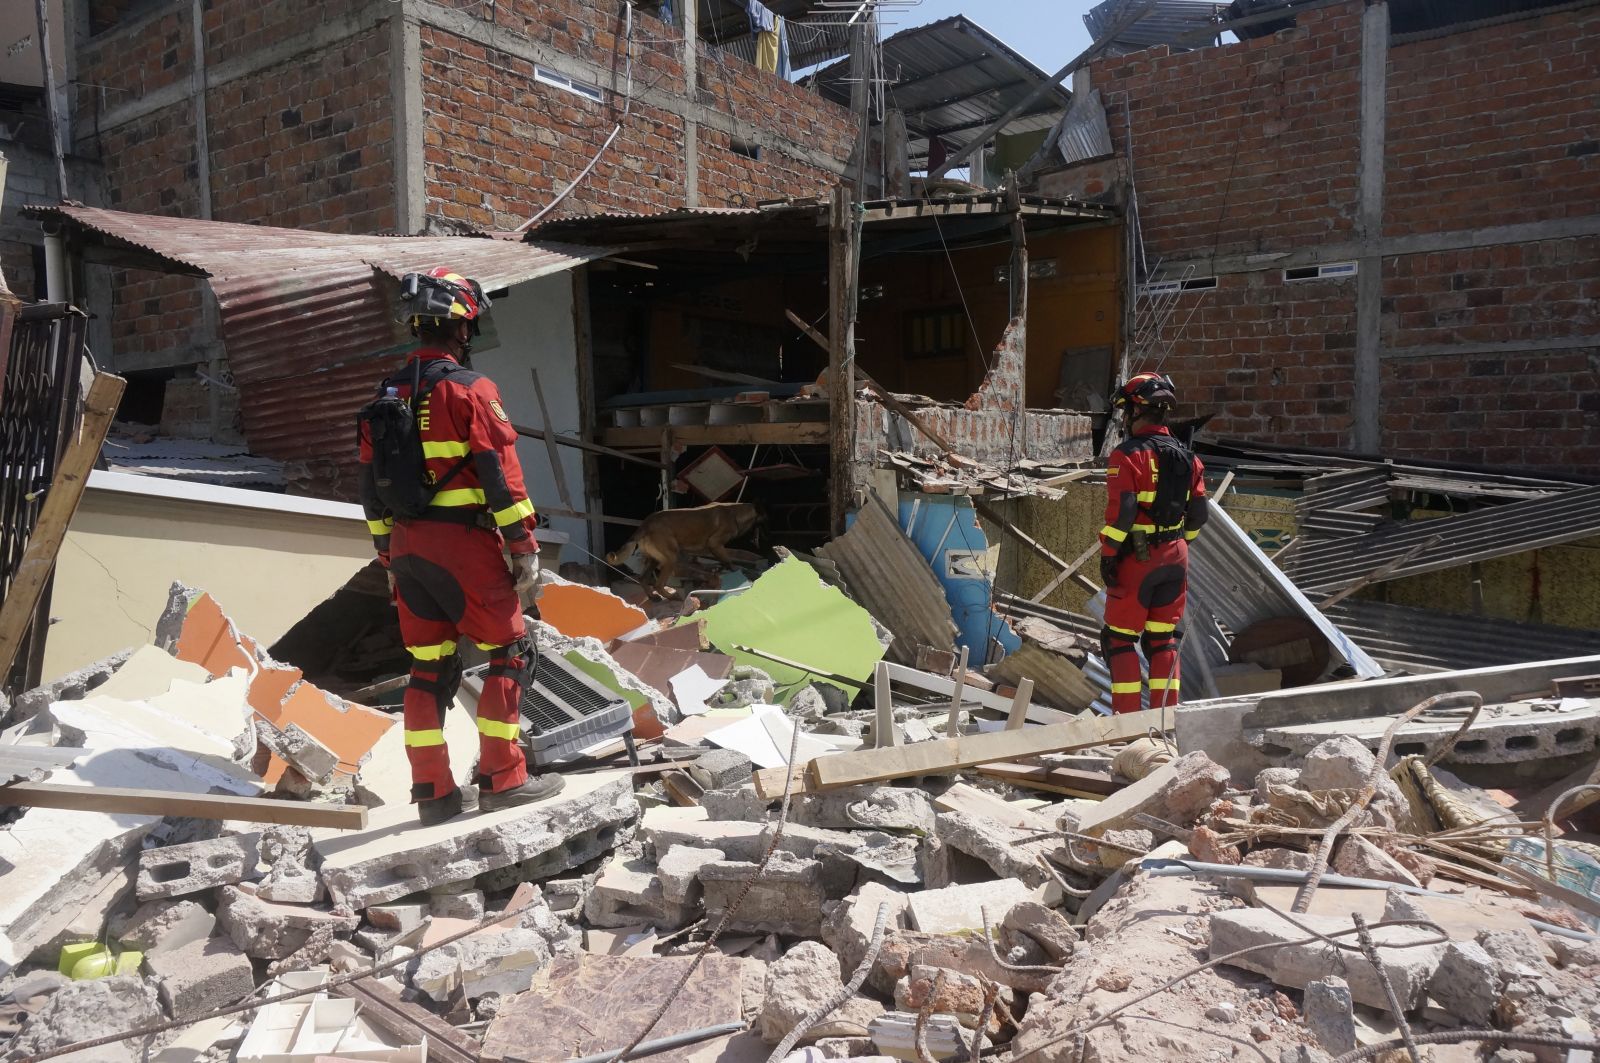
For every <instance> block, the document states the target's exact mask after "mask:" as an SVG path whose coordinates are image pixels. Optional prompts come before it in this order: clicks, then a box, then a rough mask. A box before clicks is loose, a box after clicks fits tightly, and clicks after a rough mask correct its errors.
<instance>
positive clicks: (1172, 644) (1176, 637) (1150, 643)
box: [1139, 631, 1183, 657]
mask: <svg viewBox="0 0 1600 1063" xmlns="http://www.w3.org/2000/svg"><path fill="white" fill-rule="evenodd" d="M1182 641H1183V632H1181V631H1163V632H1162V633H1160V634H1158V635H1155V636H1152V635H1151V634H1150V632H1148V631H1146V632H1145V633H1144V634H1142V635H1140V636H1139V645H1141V646H1143V647H1144V655H1145V656H1146V657H1150V656H1152V655H1154V654H1157V653H1160V652H1161V651H1163V650H1167V649H1172V650H1176V649H1177V648H1178V643H1180V642H1182Z"/></svg>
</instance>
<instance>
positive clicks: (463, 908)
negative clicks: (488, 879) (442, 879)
mask: <svg viewBox="0 0 1600 1063" xmlns="http://www.w3.org/2000/svg"><path fill="white" fill-rule="evenodd" d="M428 914H429V915H430V916H432V917H433V918H435V919H468V920H474V921H475V920H479V919H482V918H483V915H484V897H483V891H482V890H463V891H461V892H460V893H434V894H431V895H430V896H429V897H428Z"/></svg>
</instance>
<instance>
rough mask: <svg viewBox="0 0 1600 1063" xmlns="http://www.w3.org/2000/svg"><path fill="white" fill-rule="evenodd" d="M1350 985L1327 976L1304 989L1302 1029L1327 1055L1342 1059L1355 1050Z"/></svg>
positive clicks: (1354, 1022)
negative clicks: (1341, 1056) (1339, 1056)
mask: <svg viewBox="0 0 1600 1063" xmlns="http://www.w3.org/2000/svg"><path fill="white" fill-rule="evenodd" d="M1352 1004H1353V1001H1352V1000H1351V999H1350V985H1349V983H1348V982H1346V981H1345V980H1344V979H1343V978H1337V977H1334V976H1333V975H1329V976H1328V977H1326V978H1323V979H1321V980H1320V981H1316V982H1312V983H1311V984H1310V985H1308V986H1306V999H1305V1007H1304V1009H1303V1010H1304V1012H1305V1020H1306V1029H1307V1030H1308V1031H1309V1032H1310V1033H1311V1036H1312V1037H1314V1038H1316V1041H1317V1044H1318V1045H1320V1046H1321V1047H1322V1048H1323V1050H1324V1051H1326V1052H1328V1053H1329V1054H1330V1055H1343V1054H1344V1053H1346V1052H1349V1051H1350V1050H1352V1049H1353V1048H1355V1046H1356V1017H1355V1011H1354V1010H1353V1008H1352Z"/></svg>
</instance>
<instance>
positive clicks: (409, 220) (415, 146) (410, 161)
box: [389, 4, 428, 235]
mask: <svg viewBox="0 0 1600 1063" xmlns="http://www.w3.org/2000/svg"><path fill="white" fill-rule="evenodd" d="M389 33H390V36H389V97H390V99H392V100H393V101H394V108H395V114H394V199H395V212H394V216H395V227H396V228H397V229H398V230H399V231H400V232H403V233H409V234H413V235H415V234H416V233H419V232H421V231H422V230H423V229H424V228H425V227H426V226H427V224H428V190H427V178H426V173H425V170H424V166H423V155H422V145H423V141H422V135H423V132H424V130H423V128H422V126H423V121H424V119H423V111H422V26H421V24H420V23H418V21H417V18H416V16H415V15H414V14H413V13H412V12H411V11H410V9H409V6H408V5H406V4H396V5H394V15H393V16H392V17H391V18H390V20H389Z"/></svg>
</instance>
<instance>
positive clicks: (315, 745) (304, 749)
mask: <svg viewBox="0 0 1600 1063" xmlns="http://www.w3.org/2000/svg"><path fill="white" fill-rule="evenodd" d="M256 728H257V730H256V735H257V737H258V738H260V740H261V744H262V745H264V746H266V747H267V748H268V749H270V750H271V751H272V752H274V753H276V754H277V755H278V756H280V757H282V758H283V759H284V760H285V761H287V762H288V764H289V766H290V767H292V768H294V769H295V770H296V771H298V772H299V773H300V774H301V775H303V776H305V777H306V779H307V780H308V781H310V782H314V783H321V782H326V781H327V780H328V779H329V778H330V777H331V776H332V775H333V773H334V770H335V769H337V768H338V767H339V754H337V753H335V752H334V751H333V750H331V749H329V748H328V747H327V746H325V745H323V744H322V742H320V741H319V740H318V739H317V737H316V736H315V735H313V734H311V733H310V732H309V731H307V730H306V729H305V728H303V727H301V726H300V725H299V724H297V723H291V724H289V726H288V727H287V728H285V729H284V730H282V731H280V730H278V729H277V728H276V727H274V726H272V724H270V723H267V722H266V721H265V720H258V721H257V722H256Z"/></svg>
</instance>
